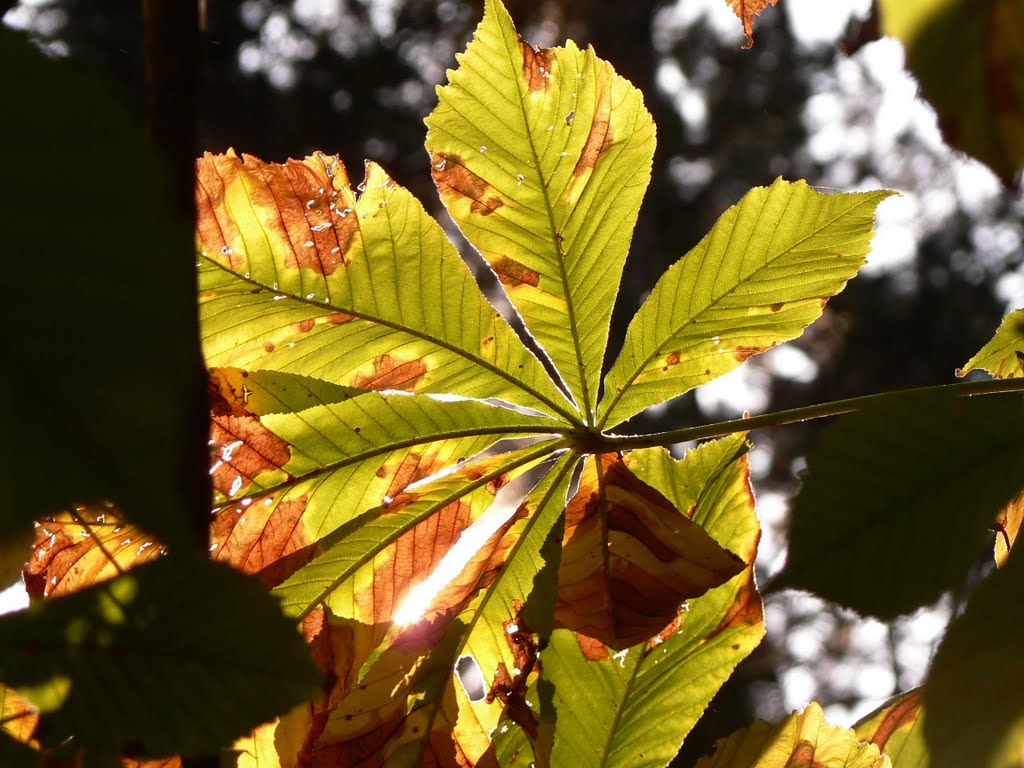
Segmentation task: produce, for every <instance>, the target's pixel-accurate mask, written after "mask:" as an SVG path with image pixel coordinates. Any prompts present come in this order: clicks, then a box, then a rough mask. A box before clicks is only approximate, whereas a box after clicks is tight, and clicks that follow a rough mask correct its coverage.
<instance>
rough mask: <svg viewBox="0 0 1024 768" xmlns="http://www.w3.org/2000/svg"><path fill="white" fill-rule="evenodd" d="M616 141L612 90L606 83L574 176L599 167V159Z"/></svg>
mask: <svg viewBox="0 0 1024 768" xmlns="http://www.w3.org/2000/svg"><path fill="white" fill-rule="evenodd" d="M614 143H615V132H614V131H613V130H612V124H611V90H610V88H609V87H608V86H607V85H605V86H603V87H602V88H601V92H600V94H599V96H598V102H597V108H596V110H595V111H594V119H593V122H591V124H590V133H589V134H587V141H586V143H584V145H583V150H582V151H581V152H580V159H579V160H577V161H576V167H575V168H573V169H572V175H573V176H582V175H583V174H584V173H586V171H587V170H588V169H590V168H596V167H597V161H598V160H600V159H601V156H602V155H603V154H604V153H605V152H607V151H608V150H609V149H610V148H611V146H612V144H614Z"/></svg>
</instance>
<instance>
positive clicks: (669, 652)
mask: <svg viewBox="0 0 1024 768" xmlns="http://www.w3.org/2000/svg"><path fill="white" fill-rule="evenodd" d="M744 451H745V445H744V439H743V437H742V436H739V435H737V436H735V437H732V438H726V439H723V440H719V441H716V442H714V443H708V444H706V445H704V446H701V447H700V448H697V449H695V450H692V451H690V452H689V453H687V455H686V457H685V458H684V459H683V460H682V461H676V460H674V459H673V458H672V457H671V455H670V454H669V453H668V451H666V450H664V449H660V448H659V449H649V450H643V451H634V452H632V453H630V454H628V455H627V456H626V464H627V466H629V467H630V468H631V469H634V470H635V471H636V472H637V475H638V476H639V477H641V478H642V479H651V480H652V485H656V486H657V487H659V489H660V490H662V491H663V492H665V494H666V496H669V497H671V496H672V495H674V494H678V495H679V496H680V497H685V498H687V499H688V500H689V502H688V503H684V504H683V505H681V508H682V509H684V510H685V509H689V513H688V514H691V515H692V516H693V519H694V520H695V521H699V522H702V523H704V524H705V525H707V530H708V533H709V534H710V535H712V536H714V537H716V538H717V539H718V540H719V542H720V543H721V544H722V545H723V546H727V547H728V548H729V549H730V550H731V551H733V552H737V553H740V554H741V556H742V557H743V560H744V562H745V563H746V564H747V567H746V569H744V571H743V572H742V573H741V574H739V575H737V576H736V577H734V578H733V579H731V580H730V581H729V582H727V583H726V584H724V585H722V586H720V587H717V588H716V589H713V590H711V591H709V592H708V593H707V594H705V595H703V596H702V597H698V598H696V599H694V600H691V601H690V602H689V603H688V604H687V605H686V607H685V610H683V611H680V612H679V614H678V618H677V621H676V622H674V623H673V624H671V625H670V626H669V627H667V628H665V629H664V630H663V631H662V632H661V633H659V634H658V635H657V636H655V637H654V638H652V639H650V640H649V641H645V642H642V643H640V644H638V645H635V646H633V647H631V648H629V649H624V650H622V651H619V652H616V651H615V649H614V648H608V647H606V646H605V645H604V644H603V643H601V642H599V641H596V640H593V639H591V638H587V637H584V636H581V635H576V634H574V633H572V632H568V631H565V630H559V631H557V632H555V634H554V635H553V636H552V639H551V644H550V646H549V647H548V648H547V649H546V650H545V651H544V653H543V654H542V655H541V660H542V662H543V664H544V674H545V678H546V679H547V680H549V681H550V682H551V683H553V684H554V705H555V710H556V712H557V721H556V730H555V737H554V750H553V752H552V761H553V764H554V765H574V766H577V765H578V766H631V765H637V766H640V765H652V766H653V765H666V764H668V762H669V761H670V760H671V759H672V757H673V756H674V755H675V753H676V752H677V751H678V749H679V746H680V744H681V743H682V741H683V739H684V738H685V736H686V734H687V733H688V732H689V731H690V729H691V728H692V727H693V725H694V723H696V721H697V720H698V719H699V718H700V716H701V714H702V713H703V711H704V709H705V707H706V706H707V705H708V703H709V702H710V700H711V698H712V697H713V696H714V695H715V693H716V692H717V690H718V689H719V687H721V685H722V683H723V682H725V680H726V679H727V678H728V677H729V675H730V674H731V673H732V671H733V669H734V668H735V666H736V664H738V663H739V662H740V661H741V660H742V659H743V658H744V657H745V656H746V655H747V654H748V653H750V651H751V650H753V649H754V648H755V647H756V646H757V644H758V643H759V642H760V640H761V638H762V637H763V635H764V618H763V614H762V611H761V601H760V598H759V597H758V596H757V591H756V588H755V586H754V583H753V570H752V564H753V562H754V556H755V553H756V547H757V539H758V537H759V535H760V534H759V528H758V524H757V517H756V515H755V514H754V504H753V496H752V494H751V491H750V481H749V469H748V467H747V461H746V458H745V457H744V456H743V455H742V454H743V452H744ZM655 478H657V479H660V480H663V481H664V482H663V484H658V483H656V482H653V479H655ZM663 712H671V713H672V716H671V717H670V718H666V717H663V716H662V715H661V713H663Z"/></svg>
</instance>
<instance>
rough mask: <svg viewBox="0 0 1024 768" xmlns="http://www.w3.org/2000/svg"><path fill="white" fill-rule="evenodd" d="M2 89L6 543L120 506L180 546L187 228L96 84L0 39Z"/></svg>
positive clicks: (111, 97) (0, 291) (129, 116)
mask: <svg viewBox="0 0 1024 768" xmlns="http://www.w3.org/2000/svg"><path fill="white" fill-rule="evenodd" d="M0 73H2V74H0V88H2V90H3V93H4V98H5V99H6V100H7V102H8V104H10V105H17V107H16V110H15V111H16V113H17V119H14V118H11V119H6V120H3V121H0V144H2V146H4V147H7V148H11V151H8V152H7V153H6V155H5V160H4V183H5V184H6V185H7V186H8V189H12V190H14V189H16V190H17V191H18V192H17V194H13V195H9V196H8V197H9V199H6V200H5V201H4V213H3V216H2V217H0V242H2V243H3V248H4V254H5V260H4V264H5V266H4V269H3V271H2V274H0V295H3V297H4V299H3V301H2V302H0V328H2V329H3V332H2V333H3V350H4V351H3V354H4V361H3V368H4V372H5V373H4V375H3V376H0V399H2V400H3V402H5V403H8V404H9V406H10V407H8V409H7V414H6V416H5V425H4V428H5V433H6V434H7V435H10V436H16V438H15V437H11V438H10V439H7V440H3V441H0V445H2V447H0V487H3V489H4V491H3V496H2V498H0V539H3V538H6V537H7V536H9V535H11V534H15V533H20V532H22V531H23V530H24V528H25V526H27V525H29V524H30V523H31V521H32V520H33V519H35V518H38V517H41V516H42V515H44V514H47V513H50V512H53V511H55V510H57V509H60V508H62V507H65V506H67V505H69V504H72V503H79V502H95V501H100V500H104V499H113V500H115V501H116V502H117V503H118V504H119V505H120V506H121V507H122V508H123V509H124V510H125V513H126V514H127V515H128V516H129V517H131V518H132V519H133V520H134V521H136V522H138V523H140V524H144V525H145V527H147V528H148V529H149V530H151V531H153V532H154V533H157V534H159V535H160V537H161V538H162V539H163V540H164V541H165V542H167V543H174V544H176V545H180V546H189V545H190V544H191V543H192V541H193V540H194V536H193V535H192V533H191V528H190V525H189V523H188V518H187V515H186V514H185V510H186V509H194V508H195V505H196V504H204V503H205V501H206V500H205V499H204V498H193V497H192V496H191V495H189V493H188V490H189V489H190V488H195V486H196V483H195V482H194V479H195V478H194V476H193V475H192V474H191V473H192V472H193V469H194V470H196V471H198V472H199V473H201V472H202V466H201V465H197V462H196V459H197V458H201V457H202V448H203V446H202V443H196V441H195V439H194V438H195V437H196V436H197V435H196V431H195V424H196V422H195V417H196V415H197V414H200V415H201V413H202V405H201V402H202V401H201V399H200V396H201V395H202V393H203V383H202V382H203V380H202V359H201V357H200V352H199V345H198V342H197V340H196V339H194V338H193V337H192V336H191V334H190V333H189V329H190V328H194V326H195V318H194V315H195V282H194V273H193V270H192V265H191V262H190V261H189V258H190V255H189V251H190V244H189V239H188V231H187V227H186V226H185V223H184V222H181V221H178V220H177V218H176V217H175V213H174V209H173V206H171V205H170V195H169V192H168V190H167V184H166V180H165V179H164V178H163V177H162V174H161V172H160V161H159V160H158V158H157V157H156V156H155V154H154V153H153V152H152V150H151V149H150V148H149V146H148V142H147V140H146V137H145V134H144V131H143V126H142V124H141V121H139V120H138V118H137V117H136V115H134V114H133V113H132V112H131V111H130V110H129V109H128V108H127V107H126V106H125V105H124V104H123V103H122V101H121V99H119V98H118V97H117V95H116V94H115V93H114V92H113V90H112V89H111V88H109V87H108V86H107V85H106V84H105V83H103V82H101V81H100V80H98V79H97V78H96V77H95V74H94V73H93V72H92V71H90V68H86V67H82V66H81V65H80V64H76V63H74V62H71V61H68V60H65V59H60V58H54V57H47V56H45V55H44V54H43V53H41V52H40V51H39V50H38V49H37V48H36V46H35V45H34V44H32V43H31V42H29V41H28V40H27V39H25V38H24V36H22V35H20V34H17V33H15V32H12V31H11V30H8V29H0ZM11 114H14V112H12V113H11ZM13 148H16V149H13ZM71 201H73V202H71ZM141 254H144V257H143V256H142V255H141ZM199 479H200V480H201V479H202V477H201V475H199ZM199 488H200V490H201V489H202V483H199Z"/></svg>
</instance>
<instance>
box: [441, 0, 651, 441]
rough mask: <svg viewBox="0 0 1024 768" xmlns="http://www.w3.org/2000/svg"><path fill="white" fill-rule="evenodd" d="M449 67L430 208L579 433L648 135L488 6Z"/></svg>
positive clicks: (565, 58) (628, 101)
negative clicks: (447, 224) (567, 402)
mask: <svg viewBox="0 0 1024 768" xmlns="http://www.w3.org/2000/svg"><path fill="white" fill-rule="evenodd" d="M458 60H459V69H457V70H455V71H449V73H448V78H449V85H447V86H445V87H443V88H439V89H438V99H439V104H438V106H437V108H436V109H435V110H434V111H433V112H432V113H431V114H430V116H429V117H428V118H427V126H428V129H429V130H428V132H427V150H428V151H429V152H430V153H431V156H432V163H433V175H434V181H435V182H436V183H437V187H438V191H439V192H440V194H441V200H442V201H443V202H444V204H445V206H446V207H447V209H448V212H449V213H450V214H451V217H452V219H454V220H455V222H456V223H457V224H458V225H459V227H460V229H461V230H462V232H463V234H465V235H466V237H467V239H468V240H469V241H470V243H472V244H473V246H474V247H475V248H476V249H477V250H478V251H479V252H480V253H481V254H482V255H483V257H484V258H485V259H486V260H487V262H488V263H489V264H490V266H491V268H492V269H493V270H494V272H495V273H496V274H497V275H498V278H499V280H501V282H502V284H503V286H504V288H505V291H506V293H507V294H508V297H509V299H510V300H511V301H512V303H513V305H514V306H515V307H516V309H517V310H518V311H519V313H520V314H521V315H522V317H523V319H524V320H525V322H526V326H527V328H528V329H529V331H530V333H531V334H532V335H533V336H534V337H535V338H536V339H537V341H538V342H539V343H540V345H541V346H542V347H543V348H544V349H545V351H546V352H547V353H548V355H549V356H550V358H551V360H552V362H553V363H554V364H555V367H556V368H557V369H558V370H559V373H560V374H561V376H562V378H563V379H564V380H565V382H566V383H567V384H568V387H569V390H570V391H571V392H572V394H573V397H574V398H575V400H576V403H577V404H578V405H579V408H580V410H581V411H582V412H583V415H584V418H585V420H586V421H587V423H592V422H593V418H594V411H595V406H596V403H597V394H598V384H599V377H600V372H601V363H602V360H603V358H604V353H605V347H606V346H607V343H608V326H609V322H610V319H611V312H612V305H613V304H614V301H615V295H616V293H617V291H618V287H619V280H620V278H621V275H622V268H623V265H624V263H625V259H626V253H627V251H628V249H629V241H630V238H631V237H632V232H633V227H634V225H635V224H636V220H637V215H638V213H639V210H640V203H641V201H642V199H643V196H644V192H645V190H646V188H647V184H648V182H649V180H650V174H651V158H652V156H653V154H654V145H655V140H654V123H653V122H652V121H651V117H650V115H649V114H648V112H647V110H646V109H645V108H644V104H643V96H642V95H641V93H640V92H639V91H638V90H637V89H636V88H634V87H633V86H632V85H631V84H630V83H629V82H628V81H627V80H625V79H624V78H622V77H619V76H618V75H616V74H615V71H614V70H613V69H612V67H611V65H610V64H608V63H607V62H604V61H601V60H600V59H598V58H597V56H596V55H595V54H594V51H593V50H592V49H589V50H586V51H581V50H580V49H579V48H577V47H576V45H575V44H573V43H572V42H571V41H570V42H568V43H567V44H566V46H565V47H564V48H551V49H535V48H533V47H531V46H530V45H529V44H527V43H525V42H523V41H521V40H520V39H519V36H518V35H517V33H516V30H515V27H514V26H513V24H512V20H511V18H509V15H508V13H507V11H506V10H505V9H504V7H503V6H502V5H501V3H500V2H497V0H487V3H486V10H485V13H484V19H483V21H482V22H481V23H480V26H479V27H478V28H477V30H476V34H475V35H474V37H473V41H472V42H471V43H470V44H469V47H468V48H467V49H466V51H465V53H463V54H461V55H460V56H459V57H458Z"/></svg>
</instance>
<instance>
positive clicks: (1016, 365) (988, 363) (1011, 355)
mask: <svg viewBox="0 0 1024 768" xmlns="http://www.w3.org/2000/svg"><path fill="white" fill-rule="evenodd" d="M977 369H981V370H983V371H988V372H989V373H991V374H992V375H993V376H995V377H996V378H997V379H1019V378H1020V377H1021V376H1024V309H1015V310H1014V311H1013V312H1011V313H1010V314H1008V315H1007V316H1006V317H1004V318H1003V322H1002V323H1000V325H999V329H998V330H997V331H996V335H995V336H993V337H992V339H991V341H989V342H988V344H986V345H985V346H984V347H982V348H981V349H979V350H978V354H976V355H975V356H974V357H972V358H971V359H970V360H968V361H967V364H966V365H965V366H964V367H963V368H959V369H957V372H956V375H957V376H966V375H967V374H968V373H970V372H971V371H974V370H977Z"/></svg>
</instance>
